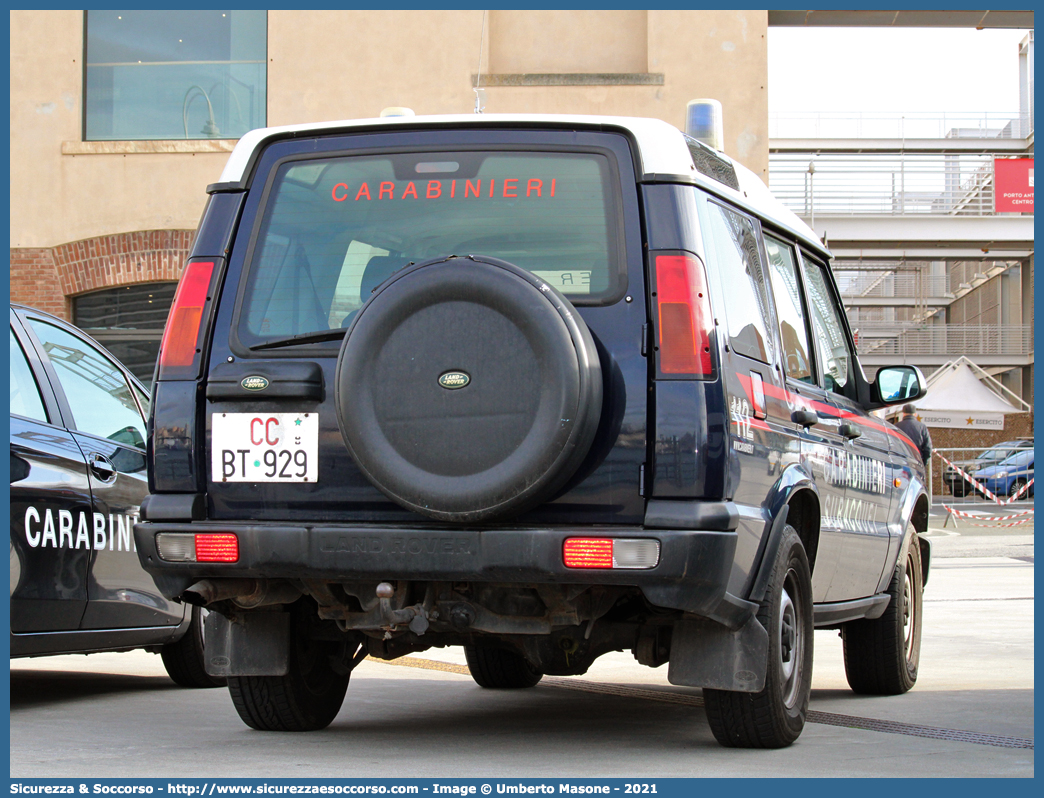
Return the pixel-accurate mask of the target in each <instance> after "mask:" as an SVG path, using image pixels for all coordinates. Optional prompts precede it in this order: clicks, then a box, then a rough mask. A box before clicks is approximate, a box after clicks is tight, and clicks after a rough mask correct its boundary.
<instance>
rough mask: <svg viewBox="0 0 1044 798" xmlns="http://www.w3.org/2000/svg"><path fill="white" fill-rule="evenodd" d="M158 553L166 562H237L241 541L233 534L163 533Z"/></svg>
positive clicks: (157, 548) (157, 545) (157, 540)
mask: <svg viewBox="0 0 1044 798" xmlns="http://www.w3.org/2000/svg"><path fill="white" fill-rule="evenodd" d="M156 551H157V552H159V556H160V559H161V560H164V561H166V562H237V561H238V560H239V539H238V538H237V537H236V536H235V535H234V534H232V533H231V532H200V533H196V534H193V533H185V532H161V533H160V534H158V535H156Z"/></svg>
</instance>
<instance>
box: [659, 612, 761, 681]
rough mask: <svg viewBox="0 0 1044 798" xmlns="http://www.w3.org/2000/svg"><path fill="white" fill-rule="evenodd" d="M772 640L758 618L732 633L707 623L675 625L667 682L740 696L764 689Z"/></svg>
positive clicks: (687, 622) (682, 622) (686, 621)
mask: <svg viewBox="0 0 1044 798" xmlns="http://www.w3.org/2000/svg"><path fill="white" fill-rule="evenodd" d="M768 652H769V638H768V632H766V631H765V627H763V626H762V625H761V623H760V622H759V621H758V619H757V618H750V619H749V620H748V621H747V622H746V623H745V624H744V625H743V626H742V627H740V628H739V629H736V630H732V629H729V628H728V627H725V626H722V625H721V624H719V623H714V622H713V621H705V620H685V621H679V622H678V623H676V624H674V632H673V634H672V635H671V664H670V669H669V670H668V672H667V681H669V682H670V683H671V684H680V685H685V686H687V687H710V688H713V689H715V690H731V691H735V692H740V693H757V692H760V691H761V690H763V689H764V688H765V673H766V670H767V669H768Z"/></svg>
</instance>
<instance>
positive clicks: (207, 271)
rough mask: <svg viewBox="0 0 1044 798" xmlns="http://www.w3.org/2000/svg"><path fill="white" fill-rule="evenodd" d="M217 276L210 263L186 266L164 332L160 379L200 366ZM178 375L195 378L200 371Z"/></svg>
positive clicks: (160, 359)
mask: <svg viewBox="0 0 1044 798" xmlns="http://www.w3.org/2000/svg"><path fill="white" fill-rule="evenodd" d="M213 274H214V264H213V262H210V261H193V262H190V263H189V264H188V265H186V266H185V272H184V274H182V275H181V282H180V283H178V290H177V293H175V295H174V304H173V305H172V306H171V309H170V316H168V317H167V326H166V328H165V329H164V330H163V341H162V343H161V344H160V355H159V378H160V379H163V378H165V377H166V378H169V377H171V376H173V375H171V374H170V372H171V370H172V369H176V370H179V371H180V370H183V369H192V367H193V366H196V365H198V361H197V359H196V354H197V352H196V349H197V344H198V342H199V328H200V324H201V323H202V321H203V306H204V305H205V304H206V301H207V294H208V293H209V291H210V280H211V277H212V276H213ZM177 376H182V377H193V378H194V377H195V376H196V369H192V373H191V374H181V375H177Z"/></svg>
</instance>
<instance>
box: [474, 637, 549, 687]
mask: <svg viewBox="0 0 1044 798" xmlns="http://www.w3.org/2000/svg"><path fill="white" fill-rule="evenodd" d="M464 656H465V658H466V659H467V661H468V670H469V671H471V678H472V679H474V680H475V682H476V684H478V686H479V687H488V688H494V689H502V690H504V689H508V690H510V689H518V688H524V687H533V686H534V685H536V683H537V682H539V681H540V680H541V679H542V678H543V676H544V674H542V673H541V672H540V671H538V670H537V669H536V668H534V667H533V666H532V665H530V664H529V661H528V660H527V659H526V658H525V657H523V656H521V655H519V654H515V653H514V652H512V651H504V650H503V649H499V648H484V647H481V646H464Z"/></svg>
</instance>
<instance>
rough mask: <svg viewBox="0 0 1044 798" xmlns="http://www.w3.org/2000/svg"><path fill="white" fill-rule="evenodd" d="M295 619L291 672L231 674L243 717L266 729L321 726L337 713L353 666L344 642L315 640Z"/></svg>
mask: <svg viewBox="0 0 1044 798" xmlns="http://www.w3.org/2000/svg"><path fill="white" fill-rule="evenodd" d="M297 620H298V619H297V618H294V619H293V621H292V622H291V638H290V668H289V671H288V672H287V673H286V675H285V676H230V677H229V678H228V691H229V694H230V695H231V696H232V703H233V704H234V705H235V707H236V711H237V712H238V713H239V717H240V718H242V720H243V722H244V723H245V724H246V725H247V726H249V727H250V728H252V729H258V730H260V731H316V730H318V729H325V728H326V727H327V726H329V725H330V723H331V722H332V721H333V719H334V718H335V717H337V713H338V712H340V710H341V704H343V703H344V694H345V692H346V691H347V690H348V680H349V678H350V676H351V672H350V671H349V670H348V669H347V668H345V667H344V666H343V665H342V663H341V658H342V657H341V655H342V654H343V646H342V645H341V644H340V643H333V642H328V641H324V640H312V639H310V638H308V637H307V636H306V635H304V634H301V632H300V627H299V626H297V624H296V623H294V622H296V621H297Z"/></svg>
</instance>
